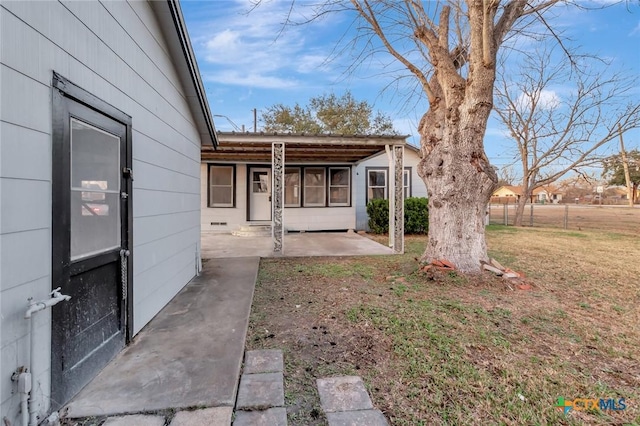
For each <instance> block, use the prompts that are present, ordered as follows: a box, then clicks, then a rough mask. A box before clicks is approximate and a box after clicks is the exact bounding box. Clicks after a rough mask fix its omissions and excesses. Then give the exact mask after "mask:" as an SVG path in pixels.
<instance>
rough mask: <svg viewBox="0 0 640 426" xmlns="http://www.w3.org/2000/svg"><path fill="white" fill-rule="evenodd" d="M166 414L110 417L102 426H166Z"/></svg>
mask: <svg viewBox="0 0 640 426" xmlns="http://www.w3.org/2000/svg"><path fill="white" fill-rule="evenodd" d="M164 423H165V422H164V416H143V415H140V414H136V415H131V416H121V417H111V418H108V419H107V421H106V422H104V423H103V424H102V426H164Z"/></svg>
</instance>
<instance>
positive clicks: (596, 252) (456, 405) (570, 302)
mask: <svg viewBox="0 0 640 426" xmlns="http://www.w3.org/2000/svg"><path fill="white" fill-rule="evenodd" d="M574 234H576V235H574ZM577 234H578V233H575V232H574V233H573V234H571V233H567V232H562V231H553V230H544V229H543V230H537V229H514V228H502V227H492V228H490V230H489V232H488V242H489V246H490V248H491V250H492V251H491V254H492V256H494V257H496V258H497V259H498V260H499V261H500V262H501V263H503V264H504V265H506V266H509V267H511V268H513V269H516V270H519V271H524V272H525V274H526V275H527V277H528V279H530V280H531V282H532V283H533V289H532V290H531V291H520V290H511V289H510V288H509V287H508V286H506V285H505V284H504V281H503V280H502V279H501V278H498V277H495V276H492V275H491V274H489V273H485V274H482V275H480V276H472V277H469V276H464V275H460V274H457V273H455V272H450V273H442V274H436V275H433V274H423V273H421V272H419V271H418V263H417V261H416V257H418V256H419V254H420V253H421V251H422V250H423V248H424V245H425V238H424V237H409V238H407V241H406V248H407V254H405V255H402V256H376V257H358V258H339V257H338V258H283V259H265V260H263V261H262V263H261V268H260V273H259V282H258V284H257V286H256V292H255V297H254V305H253V309H252V314H251V319H250V327H249V334H248V337H247V349H249V350H250V349H257V348H278V349H283V351H284V357H285V402H286V405H287V412H288V420H289V424H291V425H325V424H326V418H325V416H324V413H323V412H322V410H321V407H320V401H319V398H318V394H317V390H316V383H315V380H316V379H317V378H321V377H329V376H335V375H359V376H362V377H363V379H364V381H365V383H366V384H367V386H368V388H369V392H370V394H371V396H372V399H373V402H374V404H375V405H376V407H377V408H379V409H381V410H382V411H383V412H384V414H385V415H386V416H387V418H388V419H389V420H390V422H391V423H392V424H395V425H420V424H424V425H431V424H496V423H501V424H512V425H519V424H535V423H538V424H629V423H633V422H640V391H639V389H640V365H639V363H638V359H640V333H639V332H638V325H640V318H639V312H638V311H639V310H638V308H637V306H639V304H640V287H639V286H638V278H637V277H638V276H640V266H639V264H638V262H637V261H635V262H634V261H632V260H633V259H636V260H637V259H638V258H640V242H638V240H637V238H634V237H631V236H625V235H619V234H610V233H595V232H585V233H580V235H577ZM604 253H608V254H609V256H608V257H603V254H604ZM612 253H618V254H619V255H618V256H611V254H612ZM603 259H605V260H606V261H602V260H603ZM558 397H564V398H565V399H566V400H573V399H574V398H598V399H599V398H605V399H606V398H614V399H615V401H616V402H618V401H619V400H620V398H624V402H625V405H626V409H624V410H617V411H612V410H608V411H601V410H595V411H593V410H592V411H589V412H585V411H580V410H572V411H571V412H570V413H569V415H567V416H565V415H564V414H563V413H562V412H561V410H559V409H558V408H557V407H555V405H556V403H557V399H558ZM617 407H618V408H620V405H617Z"/></svg>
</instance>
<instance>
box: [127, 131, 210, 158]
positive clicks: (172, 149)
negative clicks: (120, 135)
mask: <svg viewBox="0 0 640 426" xmlns="http://www.w3.org/2000/svg"><path fill="white" fill-rule="evenodd" d="M133 133H134V134H135V133H139V134H141V135H143V136H144V137H146V138H147V139H149V140H152V141H154V142H156V143H158V144H160V145H162V146H164V147H165V148H168V149H170V150H171V151H173V152H175V153H177V154H180V155H181V156H183V157H184V158H187V159H188V160H190V161H192V162H193V163H196V164H200V161H198V160H196V159H193V158H191V157H189V156H188V155H185V154H184V153H182V152H180V151H178V150H177V149H175V148H174V147H173V146H171V145H167V144H165V143H163V142H162V141H159V140H157V139H155V138H153V137H151V136H150V135H148V134H146V133H144V132H142V131H141V130H140V129H136V128H133ZM198 151H199V149H198ZM133 159H134V160H137V161H142V160H139V159H137V158H135V157H134V158H133Z"/></svg>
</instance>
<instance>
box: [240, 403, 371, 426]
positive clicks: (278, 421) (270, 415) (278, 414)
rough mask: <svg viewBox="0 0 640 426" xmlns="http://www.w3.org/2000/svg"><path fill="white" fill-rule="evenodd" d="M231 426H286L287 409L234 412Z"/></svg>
mask: <svg viewBox="0 0 640 426" xmlns="http://www.w3.org/2000/svg"><path fill="white" fill-rule="evenodd" d="M233 426H287V409H286V408H283V407H279V408H269V409H268V410H265V411H236V419H235V420H234V422H233ZM372 426H375V425H372Z"/></svg>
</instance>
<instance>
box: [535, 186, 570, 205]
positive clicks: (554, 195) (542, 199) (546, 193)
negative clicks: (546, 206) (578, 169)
mask: <svg viewBox="0 0 640 426" xmlns="http://www.w3.org/2000/svg"><path fill="white" fill-rule="evenodd" d="M563 196H564V193H563V192H562V191H561V190H559V189H557V188H555V187H553V186H544V187H540V188H536V189H534V190H533V197H532V200H531V202H538V203H551V204H558V203H559V202H561V201H562V197H563Z"/></svg>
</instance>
